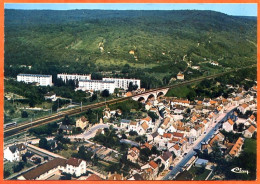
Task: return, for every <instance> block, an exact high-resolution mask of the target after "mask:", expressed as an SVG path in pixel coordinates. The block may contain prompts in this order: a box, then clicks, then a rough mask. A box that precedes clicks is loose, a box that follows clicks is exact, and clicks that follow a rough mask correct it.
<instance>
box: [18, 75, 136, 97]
mask: <svg viewBox="0 0 260 184" xmlns="http://www.w3.org/2000/svg"><path fill="white" fill-rule="evenodd" d="M57 78H58V79H62V81H63V82H65V83H66V82H68V81H69V80H73V81H74V82H75V83H76V82H78V87H77V88H76V89H75V90H82V91H103V90H105V89H106V90H108V91H109V93H114V91H115V89H116V88H119V89H124V90H127V89H128V87H129V84H130V83H132V85H133V86H136V87H137V89H140V86H141V81H140V80H139V79H125V78H102V80H91V75H90V74H82V75H80V74H64V73H62V74H57ZM17 81H18V82H25V83H33V84H36V85H39V86H52V85H53V83H52V75H41V74H18V75H17Z"/></svg>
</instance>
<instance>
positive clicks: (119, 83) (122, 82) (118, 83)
mask: <svg viewBox="0 0 260 184" xmlns="http://www.w3.org/2000/svg"><path fill="white" fill-rule="evenodd" d="M102 80H103V81H115V88H123V89H125V90H127V89H128V86H129V84H130V82H132V83H133V85H137V86H138V89H140V87H141V81H140V80H139V79H121V78H103V79H102Z"/></svg>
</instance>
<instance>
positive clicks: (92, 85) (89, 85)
mask: <svg viewBox="0 0 260 184" xmlns="http://www.w3.org/2000/svg"><path fill="white" fill-rule="evenodd" d="M78 89H81V90H83V91H86V90H88V91H90V90H93V91H103V90H105V89H107V90H108V91H109V93H114V90H115V82H114V81H102V80H79V87H78Z"/></svg>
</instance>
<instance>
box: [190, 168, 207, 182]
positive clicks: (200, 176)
mask: <svg viewBox="0 0 260 184" xmlns="http://www.w3.org/2000/svg"><path fill="white" fill-rule="evenodd" d="M199 169H200V168H199V167H191V168H190V170H189V172H190V173H191V174H192V175H193V177H194V178H193V180H205V179H206V178H207V176H208V175H209V173H210V170H208V169H205V171H204V172H203V173H200V174H198V175H197V174H196V172H198V170H199Z"/></svg>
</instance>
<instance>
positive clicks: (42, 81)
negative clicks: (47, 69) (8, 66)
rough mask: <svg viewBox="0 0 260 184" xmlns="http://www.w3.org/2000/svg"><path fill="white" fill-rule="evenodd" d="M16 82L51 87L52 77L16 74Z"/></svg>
mask: <svg viewBox="0 0 260 184" xmlns="http://www.w3.org/2000/svg"><path fill="white" fill-rule="evenodd" d="M17 81H18V82H25V83H37V84H39V85H40V86H52V76H51V75H41V74H18V75H17Z"/></svg>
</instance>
